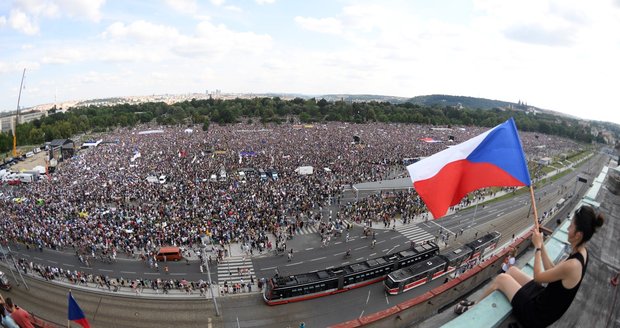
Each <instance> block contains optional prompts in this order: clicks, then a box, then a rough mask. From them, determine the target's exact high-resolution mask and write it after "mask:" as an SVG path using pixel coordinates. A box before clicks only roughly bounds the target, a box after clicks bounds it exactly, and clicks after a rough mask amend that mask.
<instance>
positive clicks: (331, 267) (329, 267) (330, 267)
mask: <svg viewBox="0 0 620 328" xmlns="http://www.w3.org/2000/svg"><path fill="white" fill-rule="evenodd" d="M333 268H334V266H333V265H332V266H328V267H327V268H325V270H329V269H333Z"/></svg>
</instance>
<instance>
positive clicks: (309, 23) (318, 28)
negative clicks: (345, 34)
mask: <svg viewBox="0 0 620 328" xmlns="http://www.w3.org/2000/svg"><path fill="white" fill-rule="evenodd" d="M295 23H297V25H299V26H301V28H303V29H306V30H309V31H313V32H319V33H326V34H342V23H341V22H340V21H339V20H337V19H335V18H333V17H327V18H312V17H301V16H297V17H295Z"/></svg>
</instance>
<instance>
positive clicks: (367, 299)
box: [366, 289, 371, 304]
mask: <svg viewBox="0 0 620 328" xmlns="http://www.w3.org/2000/svg"><path fill="white" fill-rule="evenodd" d="M370 291H371V289H369V290H368V297H366V304H368V301H370Z"/></svg>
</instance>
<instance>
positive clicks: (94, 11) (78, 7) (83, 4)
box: [56, 0, 106, 22]
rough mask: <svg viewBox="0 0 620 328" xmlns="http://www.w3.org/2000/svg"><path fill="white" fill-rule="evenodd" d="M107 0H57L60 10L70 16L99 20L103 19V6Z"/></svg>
mask: <svg viewBox="0 0 620 328" xmlns="http://www.w3.org/2000/svg"><path fill="white" fill-rule="evenodd" d="M105 1H106V0H56V3H57V5H58V7H59V8H60V11H61V12H62V13H63V14H66V15H67V16H69V17H74V18H79V19H87V20H90V21H94V22H98V21H99V20H101V7H102V6H103V5H104V4H105Z"/></svg>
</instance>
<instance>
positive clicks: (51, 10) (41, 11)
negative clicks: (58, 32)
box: [14, 0, 59, 17]
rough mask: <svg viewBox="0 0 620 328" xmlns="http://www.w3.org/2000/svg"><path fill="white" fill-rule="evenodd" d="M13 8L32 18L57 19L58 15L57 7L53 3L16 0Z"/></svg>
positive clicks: (35, 0)
mask: <svg viewBox="0 0 620 328" xmlns="http://www.w3.org/2000/svg"><path fill="white" fill-rule="evenodd" d="M14 6H15V8H16V9H19V10H21V11H23V12H25V13H27V14H29V15H32V16H34V17H40V16H44V17H58V15H59V8H58V5H57V4H56V3H54V1H46V0H43V1H40V0H18V1H15V3H14Z"/></svg>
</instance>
